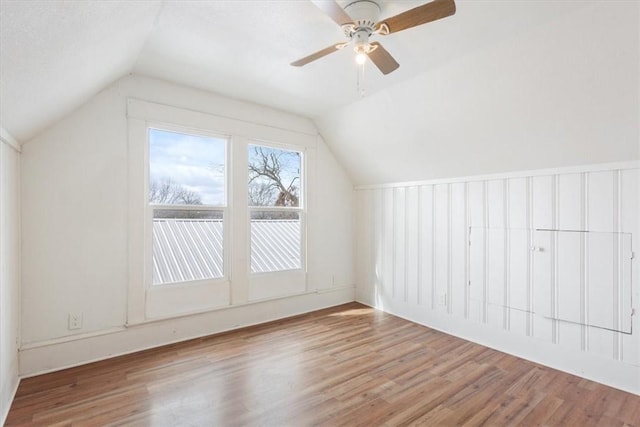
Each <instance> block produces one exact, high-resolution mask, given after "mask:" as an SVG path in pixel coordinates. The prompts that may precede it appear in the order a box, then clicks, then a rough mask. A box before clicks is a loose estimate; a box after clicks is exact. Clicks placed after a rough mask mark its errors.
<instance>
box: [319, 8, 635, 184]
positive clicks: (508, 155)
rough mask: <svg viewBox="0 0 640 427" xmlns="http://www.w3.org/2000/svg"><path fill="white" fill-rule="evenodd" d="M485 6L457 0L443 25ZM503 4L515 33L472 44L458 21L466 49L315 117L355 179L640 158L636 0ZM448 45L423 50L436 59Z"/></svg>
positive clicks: (421, 177)
mask: <svg viewBox="0 0 640 427" xmlns="http://www.w3.org/2000/svg"><path fill="white" fill-rule="evenodd" d="M485 3H486V2H471V1H469V2H460V4H459V5H458V11H457V13H456V15H454V16H452V17H451V18H447V19H446V20H443V21H442V24H441V25H442V26H443V27H446V29H447V30H448V29H449V28H450V26H452V25H454V24H453V23H454V21H456V20H457V19H465V18H466V17H468V16H469V15H467V11H468V13H469V14H470V15H471V16H476V15H478V16H482V13H483V10H485V9H486V6H485ZM496 4H500V7H501V8H502V7H503V5H504V7H507V8H511V10H512V11H513V13H512V14H510V15H509V23H510V24H511V25H513V27H512V28H514V31H511V32H505V33H504V34H501V35H500V37H496V39H495V42H494V43H490V44H486V45H482V46H475V47H474V48H472V46H474V45H475V44H476V43H475V40H474V34H473V33H467V32H464V31H465V29H464V28H461V29H460V30H459V31H460V32H463V33H464V35H465V36H466V39H468V41H467V42H465V41H464V40H462V41H461V40H460V39H459V38H458V36H457V35H454V36H452V37H453V38H454V41H453V42H452V43H453V44H454V48H456V49H457V50H456V52H459V51H460V50H462V49H460V45H463V46H466V47H467V49H466V54H465V55H459V56H456V57H455V58H451V59H450V60H449V61H448V62H444V64H442V65H439V66H437V67H436V66H432V68H431V69H429V70H428V71H426V72H423V73H422V74H419V75H417V76H416V77H414V78H412V79H410V80H406V81H403V82H402V83H399V84H396V85H394V86H392V87H390V88H389V89H386V90H383V91H381V92H378V93H375V94H373V95H371V96H367V97H365V98H363V99H361V100H360V101H358V102H354V103H352V104H349V105H346V106H344V107H342V108H337V109H334V110H331V111H328V112H326V113H325V114H322V115H321V116H320V117H318V118H316V119H315V122H316V124H317V126H318V129H319V130H320V133H322V135H323V136H324V137H325V138H326V139H327V141H328V142H329V144H330V146H331V147H332V149H333V150H334V151H335V153H336V156H337V157H338V160H339V161H340V162H341V163H342V164H343V165H345V168H346V169H347V170H348V171H349V173H350V175H351V176H352V178H353V180H354V183H355V184H356V185H362V184H377V183H388V182H404V181H414V180H424V179H436V178H445V177H457V176H470V175H476V174H487V173H498V172H508V171H519V170H532V169H540V168H549V167H562V166H568V165H580V164H593V163H601V162H615V161H626V160H630V159H639V158H640V147H639V144H638V140H639V136H640V135H639V129H640V107H639V105H640V96H639V93H640V77H639V76H640V68H639V64H640V41H639V38H638V34H639V33H640V2H635V1H592V2H576V1H570V2H561V1H553V2H545V1H517V2H496ZM493 6H495V5H493ZM490 7H492V6H490ZM556 8H557V9H556ZM560 10H562V13H559V12H560ZM530 15H531V16H544V17H545V19H544V20H543V19H540V21H541V22H545V24H544V25H538V26H535V27H532V26H531V25H530V23H529V22H528V20H529V18H528V17H529V16H530ZM445 21H447V22H445ZM488 22H490V21H488ZM429 25H431V24H429ZM434 25H438V24H434ZM474 28H476V30H482V27H475V26H474ZM515 28H517V30H515ZM409 31H411V30H409ZM487 31H493V29H487ZM393 37H398V38H401V37H402V35H400V34H399V35H397V36H395V35H394V36H393ZM390 38H391V36H390ZM479 38H480V37H479ZM425 45H426V46H429V43H428V41H425ZM467 45H469V46H467ZM415 49H418V48H417V47H415ZM443 51H445V52H446V51H447V44H446V41H444V42H443V43H442V44H439V45H437V46H434V47H432V48H431V49H430V50H427V49H426V48H425V49H424V50H423V51H422V52H421V54H422V55H423V57H424V58H425V59H424V60H425V62H426V63H429V64H431V63H434V64H441V63H440V62H431V59H430V58H432V57H435V58H434V59H433V61H438V60H441V59H442V58H441V57H442V55H444V54H443V53H442V52H443ZM399 60H400V62H401V66H400V67H401V68H400V70H399V71H398V72H402V70H403V68H402V60H401V58H399ZM372 72H377V71H375V70H372Z"/></svg>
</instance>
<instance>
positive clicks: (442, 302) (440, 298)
mask: <svg viewBox="0 0 640 427" xmlns="http://www.w3.org/2000/svg"><path fill="white" fill-rule="evenodd" d="M438 305H447V294H439V295H438Z"/></svg>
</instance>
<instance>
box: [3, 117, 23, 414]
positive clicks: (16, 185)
mask: <svg viewBox="0 0 640 427" xmlns="http://www.w3.org/2000/svg"><path fill="white" fill-rule="evenodd" d="M19 149H20V147H19V145H18V144H17V143H16V142H15V140H14V139H13V138H12V137H11V136H10V135H8V134H7V133H6V132H5V131H4V129H2V128H1V127H0V424H2V423H3V421H4V419H5V417H6V415H7V413H8V412H9V407H10V406H11V401H12V400H13V396H14V394H15V391H16V389H17V386H18V340H19V327H20V315H19V308H20V299H19V293H20V290H19V283H20V256H19V253H20V152H19V151H18V150H19Z"/></svg>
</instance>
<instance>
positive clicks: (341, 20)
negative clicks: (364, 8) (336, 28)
mask: <svg viewBox="0 0 640 427" xmlns="http://www.w3.org/2000/svg"><path fill="white" fill-rule="evenodd" d="M311 3H313V4H315V5H316V6H317V7H318V8H319V9H320V10H322V11H323V12H324V13H326V14H327V15H329V17H330V18H331V19H333V21H334V22H335V23H336V24H338V25H340V26H342V25H344V24H351V23H352V22H353V19H351V17H350V16H349V15H347V12H345V11H344V9H343V8H341V7H340V5H339V4H338V3H336V2H335V0H311Z"/></svg>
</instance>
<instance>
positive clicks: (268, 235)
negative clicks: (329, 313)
mask: <svg viewBox="0 0 640 427" xmlns="http://www.w3.org/2000/svg"><path fill="white" fill-rule="evenodd" d="M302 160H303V159H302V153H301V152H300V151H295V150H288V149H281V148H276V147H269V146H265V145H257V144H249V147H248V167H249V185H248V203H249V210H250V221H251V236H250V239H251V272H252V273H269V272H274V271H285V270H299V269H301V268H302V267H303V253H302V248H303V238H304V236H303V227H302V224H303V221H302V220H303V216H304V210H303V206H304V205H303V201H304V200H303V192H302V189H303V188H304V187H303V182H302V164H303V162H302Z"/></svg>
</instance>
